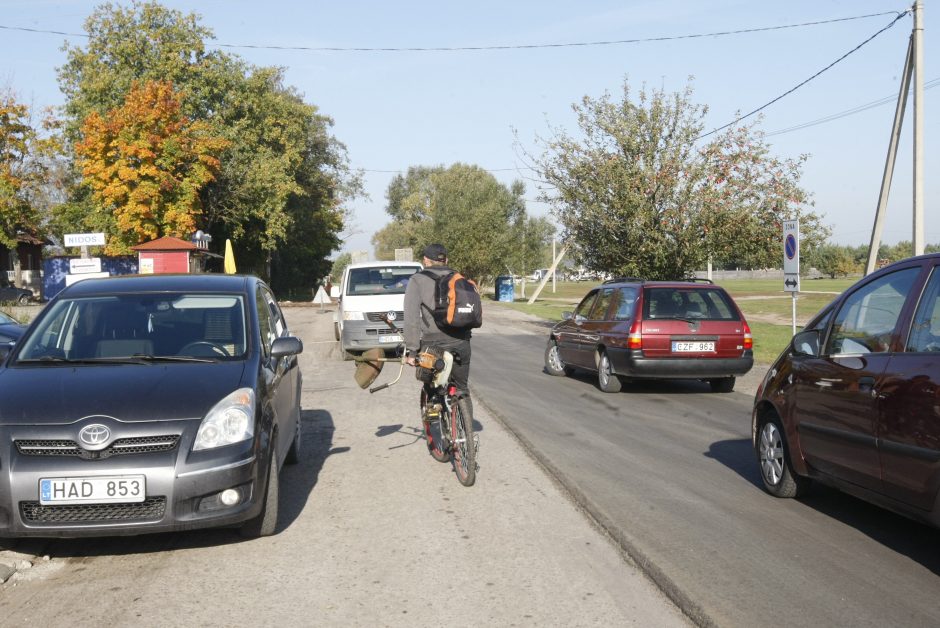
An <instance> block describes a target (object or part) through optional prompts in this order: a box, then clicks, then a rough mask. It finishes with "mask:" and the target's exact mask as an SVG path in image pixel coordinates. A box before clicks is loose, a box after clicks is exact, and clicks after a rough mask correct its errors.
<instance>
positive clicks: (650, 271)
mask: <svg viewBox="0 0 940 628" xmlns="http://www.w3.org/2000/svg"><path fill="white" fill-rule="evenodd" d="M691 96H692V90H691V87H687V88H686V89H685V91H684V92H682V93H676V94H666V93H665V92H664V91H661V90H659V91H652V92H648V91H647V90H646V89H642V90H640V92H639V94H638V97H637V99H636V101H634V100H632V99H631V93H630V89H629V86H628V84H627V82H626V81H625V82H624V85H623V93H622V98H620V99H618V100H614V99H612V98H611V96H610V95H609V94H605V95H603V96H602V97H600V98H597V99H592V98H590V97H584V99H583V100H582V101H581V103H580V104H576V105H574V111H575V113H576V114H577V119H578V127H579V130H580V132H581V137H580V138H575V137H572V136H571V135H569V134H568V133H567V132H566V131H565V130H563V129H555V130H554V133H553V135H552V138H551V139H549V140H542V139H539V140H538V143H539V144H540V145H541V146H542V147H543V148H544V152H543V154H542V155H541V156H540V157H538V158H537V159H536V163H537V166H538V169H539V171H540V173H541V175H542V178H543V179H544V180H545V181H546V182H548V183H549V184H551V186H552V188H553V189H552V190H551V191H546V192H543V193H542V195H541V199H542V200H544V201H546V202H548V203H550V204H551V205H552V208H553V213H554V215H555V216H556V217H557V219H558V221H559V222H560V223H561V226H562V229H563V233H562V237H563V239H564V240H565V242H567V243H568V244H569V245H570V246H571V247H573V249H574V251H573V256H574V257H575V258H576V259H581V260H583V261H584V263H585V266H586V267H588V268H589V269H591V270H595V271H601V272H610V273H614V274H619V275H634V276H645V277H649V278H663V279H666V278H676V277H684V276H687V275H689V274H690V273H692V272H693V271H694V270H696V269H699V268H703V267H704V266H705V264H706V262H707V260H708V257H709V256H711V257H712V258H713V259H714V260H716V261H719V262H720V261H725V260H737V261H739V263H740V264H741V265H746V266H748V267H764V266H772V265H777V264H779V259H778V258H779V256H780V252H779V248H780V230H781V223H782V221H783V220H785V219H788V218H799V219H800V226H801V241H802V242H804V243H806V244H807V245H812V243H814V242H817V241H822V240H825V237H826V236H827V235H828V232H827V230H826V229H825V227H823V226H822V224H821V222H820V219H819V217H818V216H817V215H816V214H815V213H813V212H812V211H810V210H808V209H807V206H808V205H809V203H808V198H807V195H806V193H805V192H804V191H803V190H802V189H801V188H800V187H799V185H798V183H799V177H800V168H801V165H802V163H803V161H804V160H805V159H806V157H805V156H802V157H800V158H798V159H783V160H781V159H777V158H775V157H773V156H772V155H771V154H770V150H769V147H768V146H767V145H766V144H765V143H764V140H763V137H762V134H761V133H759V132H757V131H756V130H755V128H754V127H753V126H736V127H732V128H729V129H728V130H726V131H724V132H722V133H720V134H718V135H717V136H716V137H714V139H711V140H709V141H706V142H705V143H701V144H700V142H699V138H701V137H702V135H703V131H704V123H703V120H704V116H705V114H706V112H707V110H706V108H705V107H703V106H700V105H696V104H694V103H693V102H692V100H691Z"/></svg>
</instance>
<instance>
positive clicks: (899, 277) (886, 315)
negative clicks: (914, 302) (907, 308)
mask: <svg viewBox="0 0 940 628" xmlns="http://www.w3.org/2000/svg"><path fill="white" fill-rule="evenodd" d="M919 272H920V267H917V266H915V267H913V268H905V269H903V270H899V271H896V272H893V273H889V274H887V275H884V276H882V277H879V278H878V279H876V280H874V281H872V282H870V283H867V284H865V285H864V286H862V287H861V288H859V289H858V290H856V291H855V292H853V293H852V294H850V295H849V296H848V297H847V298H846V299H845V301H843V302H842V305H841V306H840V308H839V311H838V312H836V315H835V318H834V320H833V325H832V332H831V333H830V334H829V342H828V344H827V347H826V353H827V354H830V355H839V354H846V353H881V352H884V351H887V350H888V349H889V348H890V346H891V339H892V336H893V333H894V328H895V326H896V325H897V322H898V316H900V315H901V309H902V308H903V307H904V301H905V300H906V299H907V295H908V293H909V292H910V290H911V286H913V284H914V280H915V279H916V278H917V275H918V273H919Z"/></svg>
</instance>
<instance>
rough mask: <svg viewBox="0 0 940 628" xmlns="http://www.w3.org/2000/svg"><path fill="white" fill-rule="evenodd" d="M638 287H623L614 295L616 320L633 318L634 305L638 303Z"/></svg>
mask: <svg viewBox="0 0 940 628" xmlns="http://www.w3.org/2000/svg"><path fill="white" fill-rule="evenodd" d="M636 292H637V291H636V288H621V289H620V290H618V291H617V294H616V295H614V303H615V304H616V305H614V320H617V321H628V320H630V319H631V318H633V305H634V304H635V303H636Z"/></svg>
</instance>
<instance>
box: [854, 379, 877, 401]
mask: <svg viewBox="0 0 940 628" xmlns="http://www.w3.org/2000/svg"><path fill="white" fill-rule="evenodd" d="M858 390H859V392H865V391H868V390H870V391H871V393H872V396H873V397H874V396H875V394H876V393H875V378H874V377H859V378H858Z"/></svg>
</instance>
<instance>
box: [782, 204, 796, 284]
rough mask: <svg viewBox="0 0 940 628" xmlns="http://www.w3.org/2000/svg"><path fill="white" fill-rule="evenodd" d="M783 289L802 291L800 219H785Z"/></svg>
mask: <svg viewBox="0 0 940 628" xmlns="http://www.w3.org/2000/svg"><path fill="white" fill-rule="evenodd" d="M783 289H784V291H786V292H799V291H800V221H798V220H784V221H783Z"/></svg>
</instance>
